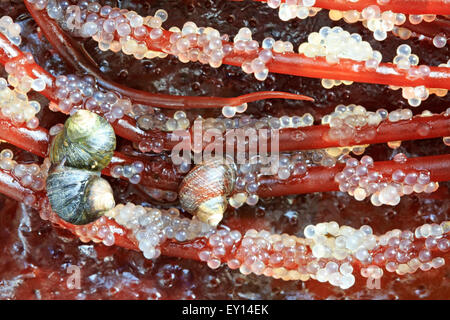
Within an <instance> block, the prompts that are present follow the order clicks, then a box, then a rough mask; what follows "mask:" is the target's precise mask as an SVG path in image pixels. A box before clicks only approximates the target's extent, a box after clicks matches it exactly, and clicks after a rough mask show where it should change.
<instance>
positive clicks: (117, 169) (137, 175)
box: [111, 161, 144, 184]
mask: <svg viewBox="0 0 450 320" xmlns="http://www.w3.org/2000/svg"><path fill="white" fill-rule="evenodd" d="M143 171H144V163H143V162H142V161H134V162H133V163H132V164H126V165H123V166H122V165H115V166H113V167H112V168H111V176H112V177H113V178H120V177H124V178H127V179H128V181H130V183H132V184H138V183H139V182H141V178H142V177H141V173H142V172H143Z"/></svg>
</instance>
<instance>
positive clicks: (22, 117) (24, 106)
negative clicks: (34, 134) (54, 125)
mask: <svg viewBox="0 0 450 320" xmlns="http://www.w3.org/2000/svg"><path fill="white" fill-rule="evenodd" d="M14 79H16V78H14ZM22 79H23V78H22ZM11 80H12V79H11ZM24 80H25V79H24ZM14 81H15V80H12V82H13V84H16V85H17V86H18V87H17V88H13V89H10V88H9V87H8V82H7V81H6V80H5V79H3V78H0V110H1V114H2V115H3V116H4V117H5V118H7V119H10V120H11V121H12V122H13V123H15V124H17V125H21V124H24V123H25V124H26V126H27V128H29V129H35V128H37V127H38V126H39V119H38V118H37V117H36V114H37V113H38V112H39V111H40V110H41V105H40V103H39V102H38V101H34V100H29V99H28V96H27V95H26V92H23V91H22V90H21V89H22V86H21V84H20V83H16V82H14ZM25 81H26V80H25ZM19 88H21V89H19Z"/></svg>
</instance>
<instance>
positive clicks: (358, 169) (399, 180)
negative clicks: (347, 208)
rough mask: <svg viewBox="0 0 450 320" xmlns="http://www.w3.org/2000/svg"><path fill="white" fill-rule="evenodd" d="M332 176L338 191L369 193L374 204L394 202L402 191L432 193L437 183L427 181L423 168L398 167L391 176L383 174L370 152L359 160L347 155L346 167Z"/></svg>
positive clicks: (358, 196) (361, 197)
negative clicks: (376, 166) (401, 168)
mask: <svg viewBox="0 0 450 320" xmlns="http://www.w3.org/2000/svg"><path fill="white" fill-rule="evenodd" d="M397 159H400V157H398V158H397ZM334 180H335V181H336V182H337V183H338V184H339V190H340V191H342V192H347V193H348V194H349V195H351V196H353V197H354V198H355V199H356V200H358V201H362V200H364V199H365V198H367V197H370V201H371V203H372V204H373V205H374V206H381V205H383V204H387V205H391V206H395V205H397V204H398V203H399V202H400V198H401V196H403V195H405V194H411V193H413V192H416V193H420V192H426V193H431V192H434V191H436V190H437V188H438V187H439V184H438V183H437V182H431V181H430V173H429V172H428V171H425V170H424V171H420V172H417V171H410V172H405V171H403V170H400V169H398V170H395V171H394V172H393V173H392V176H390V177H383V175H382V174H381V173H380V172H378V171H377V170H375V169H374V168H373V159H372V158H371V157H370V156H363V157H362V158H361V160H357V159H355V158H349V159H347V160H346V166H345V168H344V169H343V170H342V171H341V172H339V173H338V174H336V176H335V177H334Z"/></svg>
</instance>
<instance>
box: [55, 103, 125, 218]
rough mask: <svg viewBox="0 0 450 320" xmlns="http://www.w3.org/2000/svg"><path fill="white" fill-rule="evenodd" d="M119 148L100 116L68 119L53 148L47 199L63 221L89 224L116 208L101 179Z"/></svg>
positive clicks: (81, 113) (87, 114)
mask: <svg viewBox="0 0 450 320" xmlns="http://www.w3.org/2000/svg"><path fill="white" fill-rule="evenodd" d="M115 148H116V137H115V134H114V130H113V128H112V127H111V125H110V124H109V123H108V122H107V121H106V120H105V119H103V118H102V117H100V116H99V115H97V114H95V113H92V112H90V111H87V110H79V111H77V112H76V113H75V114H74V115H72V116H70V117H69V118H68V119H67V121H66V123H65V124H64V129H63V130H62V131H61V132H60V133H59V134H58V135H57V136H56V137H55V138H54V139H53V141H52V144H51V146H50V152H49V153H50V160H51V162H52V168H51V169H50V171H49V175H48V177H47V196H48V198H49V200H50V205H51V207H52V209H53V211H54V212H56V214H58V216H59V217H60V218H61V219H63V220H65V221H67V222H69V223H72V224H78V225H81V224H88V223H90V222H92V221H94V220H96V219H97V218H98V217H100V216H101V215H102V214H103V213H104V212H105V211H107V210H109V209H112V208H113V207H114V206H115V202H114V196H113V192H112V189H111V186H110V185H109V183H108V182H107V181H106V180H105V179H103V178H101V177H100V171H101V170H102V169H103V168H105V167H106V166H107V165H108V163H109V162H110V161H111V158H112V155H113V152H114V149H115Z"/></svg>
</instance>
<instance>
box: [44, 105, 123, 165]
mask: <svg viewBox="0 0 450 320" xmlns="http://www.w3.org/2000/svg"><path fill="white" fill-rule="evenodd" d="M115 148H116V136H115V134H114V129H113V128H112V127H111V125H110V124H109V122H108V121H106V120H105V119H104V118H102V117H100V116H99V115H97V114H95V113H93V112H90V111H87V110H78V111H77V112H76V113H75V114H73V115H72V116H70V117H69V118H68V119H67V121H66V122H65V124H64V129H63V130H62V131H61V132H60V133H58V134H57V135H56V137H55V138H54V139H53V142H52V144H51V146H50V152H49V154H50V160H51V162H52V163H54V164H58V163H61V161H62V159H64V158H65V165H66V166H69V167H72V168H79V169H87V170H92V171H98V170H102V169H104V168H105V167H106V166H107V165H108V163H109V162H110V161H111V159H112V156H113V152H114V149H115Z"/></svg>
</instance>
